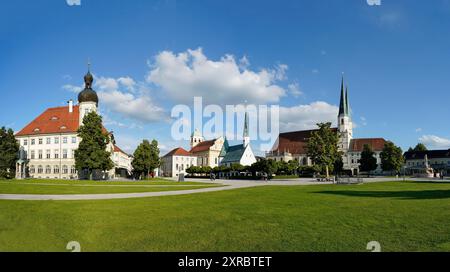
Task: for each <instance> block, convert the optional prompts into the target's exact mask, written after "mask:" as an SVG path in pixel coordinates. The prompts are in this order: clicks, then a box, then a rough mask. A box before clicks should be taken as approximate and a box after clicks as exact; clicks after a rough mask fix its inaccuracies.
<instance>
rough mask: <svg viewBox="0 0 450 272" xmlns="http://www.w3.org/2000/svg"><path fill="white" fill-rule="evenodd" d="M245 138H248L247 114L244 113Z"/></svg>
mask: <svg viewBox="0 0 450 272" xmlns="http://www.w3.org/2000/svg"><path fill="white" fill-rule="evenodd" d="M245 137H249V133H248V112H245V123H244V138H245Z"/></svg>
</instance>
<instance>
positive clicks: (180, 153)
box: [164, 147, 192, 157]
mask: <svg viewBox="0 0 450 272" xmlns="http://www.w3.org/2000/svg"><path fill="white" fill-rule="evenodd" d="M168 156H192V154H191V153H189V152H188V151H186V150H185V149H183V148H181V147H178V148H175V149H174V150H172V151H170V152H169V153H167V154H166V155H164V157H168Z"/></svg>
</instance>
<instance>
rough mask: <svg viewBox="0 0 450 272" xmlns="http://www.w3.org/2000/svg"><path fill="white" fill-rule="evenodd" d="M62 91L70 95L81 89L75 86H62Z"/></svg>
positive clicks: (81, 88)
mask: <svg viewBox="0 0 450 272" xmlns="http://www.w3.org/2000/svg"><path fill="white" fill-rule="evenodd" d="M62 88H63V90H66V91H69V92H72V93H79V92H81V91H82V90H83V87H81V86H75V85H71V84H66V85H64V86H62Z"/></svg>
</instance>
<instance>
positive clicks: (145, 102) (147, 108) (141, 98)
mask: <svg viewBox="0 0 450 272" xmlns="http://www.w3.org/2000/svg"><path fill="white" fill-rule="evenodd" d="M98 95H99V99H100V101H101V102H102V103H103V104H105V105H106V107H108V108H109V109H110V110H111V111H113V112H116V113H119V114H121V115H122V116H124V117H126V118H131V119H135V120H139V121H142V122H146V123H147V122H158V121H161V120H162V119H164V116H165V111H164V109H162V108H160V107H159V106H156V105H155V104H154V103H153V101H152V99H151V98H150V96H148V95H138V96H137V95H135V94H132V93H126V92H122V91H119V90H112V91H99V92H98Z"/></svg>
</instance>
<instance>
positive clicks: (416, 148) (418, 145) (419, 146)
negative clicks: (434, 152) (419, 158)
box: [413, 143, 428, 152]
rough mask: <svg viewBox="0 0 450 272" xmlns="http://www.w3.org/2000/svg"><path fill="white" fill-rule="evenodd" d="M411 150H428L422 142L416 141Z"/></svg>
mask: <svg viewBox="0 0 450 272" xmlns="http://www.w3.org/2000/svg"><path fill="white" fill-rule="evenodd" d="M413 151H415V152H420V151H428V148H427V147H426V146H425V145H424V144H422V143H418V144H417V145H416V147H414V149H413Z"/></svg>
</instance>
